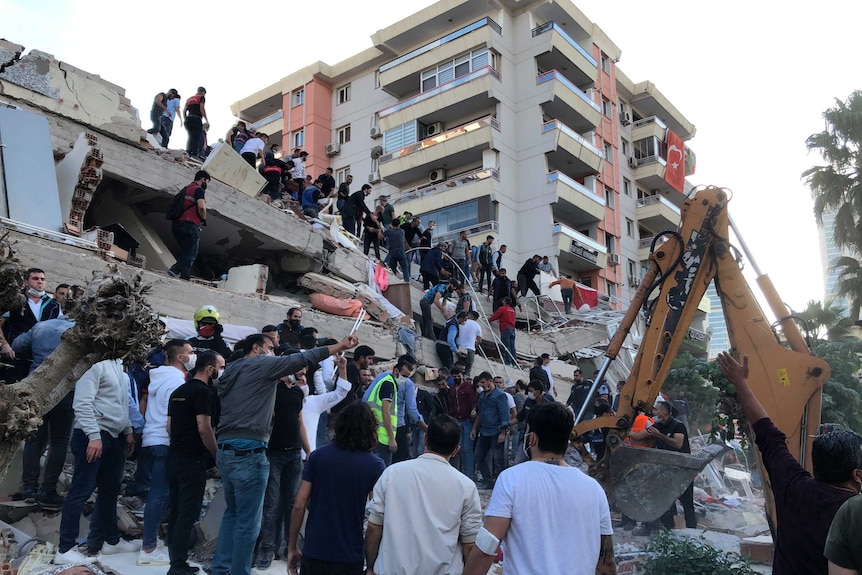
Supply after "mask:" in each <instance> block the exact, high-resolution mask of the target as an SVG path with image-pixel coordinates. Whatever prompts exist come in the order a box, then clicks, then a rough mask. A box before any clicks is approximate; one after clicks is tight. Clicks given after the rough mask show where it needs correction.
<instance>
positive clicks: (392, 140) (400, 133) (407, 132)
mask: <svg viewBox="0 0 862 575" xmlns="http://www.w3.org/2000/svg"><path fill="white" fill-rule="evenodd" d="M421 137H424V135H423V134H420V133H419V129H418V124H417V122H416V120H413V121H411V122H407V123H405V124H401V125H400V126H395V127H394V128H390V129H388V130H386V131H385V132H383V153H384V154H388V153H389V152H392V151H394V150H400V149H401V148H404V147H406V146H409V145H410V144H413V143H416V142H418V141H419V140H420V139H421Z"/></svg>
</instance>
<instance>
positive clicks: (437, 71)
mask: <svg viewBox="0 0 862 575" xmlns="http://www.w3.org/2000/svg"><path fill="white" fill-rule="evenodd" d="M496 64H497V55H496V54H495V53H494V52H492V51H490V50H488V48H480V49H478V50H473V51H472V52H469V53H467V54H462V55H461V56H458V57H457V58H455V59H454V60H450V61H448V62H445V63H443V64H440V65H438V66H435V67H434V68H431V69H428V70H425V71H424V72H422V74H421V75H420V77H419V81H420V89H421V91H422V92H426V91H428V90H431V89H434V88H436V87H437V86H439V85H440V84H445V83H446V82H450V81H452V80H454V79H455V78H460V77H461V76H466V75H467V74H469V73H470V72H473V71H474V70H478V69H479V68H484V67H485V66H491V67H492V68H496V67H497V66H496Z"/></svg>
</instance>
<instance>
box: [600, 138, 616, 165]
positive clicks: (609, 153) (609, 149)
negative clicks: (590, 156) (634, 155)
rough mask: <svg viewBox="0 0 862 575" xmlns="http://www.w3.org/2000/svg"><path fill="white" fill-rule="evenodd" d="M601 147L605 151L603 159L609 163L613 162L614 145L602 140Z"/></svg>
mask: <svg viewBox="0 0 862 575" xmlns="http://www.w3.org/2000/svg"><path fill="white" fill-rule="evenodd" d="M602 149H603V151H604V153H605V160H607V161H608V163H609V164H613V163H614V147H613V146H612V145H611V144H610V142H604V145H603V146H602Z"/></svg>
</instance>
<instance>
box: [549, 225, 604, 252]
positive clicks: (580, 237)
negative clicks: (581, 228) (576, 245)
mask: <svg viewBox="0 0 862 575" xmlns="http://www.w3.org/2000/svg"><path fill="white" fill-rule="evenodd" d="M553 233H555V234H563V235H565V236H569V237H570V238H572V239H573V240H577V241H578V242H580V243H582V244H584V245H586V246H587V247H589V248H592V249H593V250H595V251H596V252H601V253H603V254H605V253H607V252H608V249H607V248H606V247H605V246H603V245H602V244H600V243H599V242H597V241H596V240H594V239H593V238H591V237H589V236H585V235H584V234H582V233H581V232H576V231H575V230H573V229H572V228H570V227H569V226H567V225H565V224H561V223H560V222H554V231H553Z"/></svg>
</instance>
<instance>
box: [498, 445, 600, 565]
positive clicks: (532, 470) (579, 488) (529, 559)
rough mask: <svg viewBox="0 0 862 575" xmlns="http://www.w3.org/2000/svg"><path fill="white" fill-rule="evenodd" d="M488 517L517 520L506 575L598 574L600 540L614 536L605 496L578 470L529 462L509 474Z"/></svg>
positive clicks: (507, 541)
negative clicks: (540, 574)
mask: <svg viewBox="0 0 862 575" xmlns="http://www.w3.org/2000/svg"><path fill="white" fill-rule="evenodd" d="M485 515H486V516H492V517H504V518H509V519H511V520H512V522H511V524H510V525H509V531H508V532H507V533H506V537H505V538H504V539H503V552H504V559H503V575H520V574H523V573H542V574H547V575H594V574H595V572H596V564H597V563H598V561H599V550H600V548H601V536H602V535H613V529H612V527H611V514H610V509H609V508H608V499H607V496H606V495H605V492H604V491H603V490H602V488H601V486H600V485H599V484H598V482H596V481H595V480H594V479H592V478H591V477H589V476H587V475H586V474H584V473H583V472H582V471H581V470H579V469H577V468H576V467H562V466H559V465H551V464H548V463H540V462H536V461H527V462H525V463H521V464H520V465H516V466H514V467H510V468H509V469H506V470H505V471H503V472H502V473H501V474H500V477H499V478H498V479H497V483H496V484H495V485H494V492H493V493H492V494H491V501H490V503H489V504H488V509H487V511H485Z"/></svg>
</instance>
